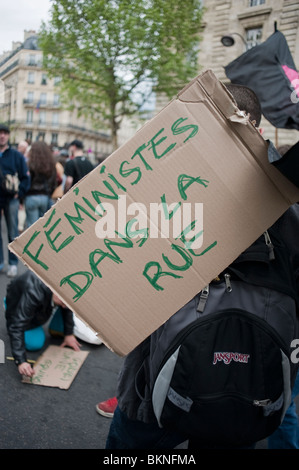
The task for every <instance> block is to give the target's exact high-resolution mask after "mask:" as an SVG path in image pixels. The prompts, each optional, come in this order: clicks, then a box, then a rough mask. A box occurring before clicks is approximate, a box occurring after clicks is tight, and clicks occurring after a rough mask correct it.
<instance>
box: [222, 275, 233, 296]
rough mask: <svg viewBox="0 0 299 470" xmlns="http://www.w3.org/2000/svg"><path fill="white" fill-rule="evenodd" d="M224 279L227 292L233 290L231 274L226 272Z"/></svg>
mask: <svg viewBox="0 0 299 470" xmlns="http://www.w3.org/2000/svg"><path fill="white" fill-rule="evenodd" d="M224 281H225V285H226V292H231V291H232V290H233V288H232V285H231V282H230V274H227V273H226V274H224Z"/></svg>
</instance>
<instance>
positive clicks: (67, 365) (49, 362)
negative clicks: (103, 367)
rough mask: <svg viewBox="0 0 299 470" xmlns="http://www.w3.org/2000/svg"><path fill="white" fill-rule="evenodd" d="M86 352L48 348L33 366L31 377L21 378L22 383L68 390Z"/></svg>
mask: <svg viewBox="0 0 299 470" xmlns="http://www.w3.org/2000/svg"><path fill="white" fill-rule="evenodd" d="M88 354H89V352H88V351H74V350H73V349H70V348H62V347H60V346H48V348H47V349H46V350H45V351H44V352H43V354H42V355H41V356H40V357H39V358H38V360H37V361H36V363H35V364H34V370H35V374H34V375H33V377H25V376H23V379H22V382H24V383H29V384H33V385H44V386H45V387H57V388H61V389H64V390H67V389H69V388H70V386H71V384H72V382H73V380H74V379H75V377H76V375H77V374H78V372H79V370H80V368H81V366H82V365H83V362H84V361H85V359H86V358H87V356H88Z"/></svg>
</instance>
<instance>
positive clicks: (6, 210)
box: [0, 199, 20, 266]
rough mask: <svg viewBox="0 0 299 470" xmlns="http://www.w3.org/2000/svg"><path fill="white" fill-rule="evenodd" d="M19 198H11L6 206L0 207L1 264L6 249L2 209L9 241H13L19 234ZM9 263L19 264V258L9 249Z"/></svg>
mask: <svg viewBox="0 0 299 470" xmlns="http://www.w3.org/2000/svg"><path fill="white" fill-rule="evenodd" d="M19 204H20V203H19V199H11V200H9V201H8V202H7V204H5V205H4V206H1V207H0V265H1V264H3V263H4V251H3V240H2V230H1V222H2V209H3V215H4V218H5V222H6V227H7V238H8V243H11V242H12V241H13V240H14V239H15V238H16V237H17V236H18V235H19V231H18V211H19ZM8 264H10V265H13V264H14V265H15V266H17V264H18V258H17V257H16V255H14V254H13V253H12V252H11V251H9V250H8Z"/></svg>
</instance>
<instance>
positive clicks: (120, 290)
mask: <svg viewBox="0 0 299 470" xmlns="http://www.w3.org/2000/svg"><path fill="white" fill-rule="evenodd" d="M267 152H268V143H267V142H266V141H265V140H264V139H263V137H262V136H261V135H260V134H259V132H258V131H257V130H256V129H255V127H254V126H253V125H252V124H251V123H250V122H249V121H248V119H244V116H242V115H241V113H240V111H239V110H238V108H237V107H236V105H235V102H234V100H233V99H232V96H231V95H230V94H229V93H228V91H227V89H226V88H225V87H224V86H223V85H222V84H221V83H220V82H219V81H218V80H217V78H216V77H215V75H214V74H213V72H212V71H210V70H208V71H206V72H204V73H203V74H201V75H199V76H198V77H196V78H195V79H194V80H193V81H192V82H191V83H190V84H189V85H187V86H186V87H185V88H184V89H183V90H182V91H181V92H180V93H179V95H178V97H177V98H176V99H174V100H172V101H171V102H170V103H169V104H168V105H167V106H166V107H165V108H164V109H163V110H162V111H161V112H160V113H159V114H158V115H157V116H156V117H154V118H153V119H152V120H151V121H149V122H148V123H147V124H146V125H145V126H143V127H142V128H141V129H140V130H139V131H138V132H137V133H136V135H135V136H134V137H133V138H132V139H130V140H129V141H128V142H127V143H126V144H125V145H123V146H122V147H120V148H119V149H118V150H117V151H115V152H114V153H113V154H112V155H111V156H110V157H109V158H107V159H106V160H105V161H104V162H103V163H102V164H101V165H100V166H98V167H97V168H95V169H94V170H93V171H92V172H91V173H89V174H88V175H87V176H86V177H85V178H83V179H82V180H81V181H80V182H79V183H78V184H77V185H76V186H75V187H73V188H72V189H71V190H70V191H69V192H68V193H67V194H66V195H65V196H64V197H63V198H62V199H61V200H60V201H59V202H58V203H57V204H56V205H55V206H54V207H53V208H52V209H50V210H49V211H48V212H47V213H46V214H45V216H44V217H42V218H41V219H39V220H38V221H37V222H36V223H35V224H34V225H33V226H31V227H29V229H28V230H26V231H25V232H24V233H23V234H22V235H21V236H20V237H18V238H17V239H15V240H14V241H13V242H12V243H11V244H10V245H9V248H10V249H11V250H12V251H13V252H14V253H15V254H16V255H17V256H18V257H19V258H20V259H21V260H22V261H23V262H24V263H25V264H26V265H27V266H29V268H30V269H32V270H33V271H34V272H35V273H36V274H37V275H38V276H39V277H40V278H41V279H42V280H43V281H44V282H45V283H46V284H47V285H48V286H49V287H50V288H51V289H52V290H53V291H55V292H56V293H57V294H58V295H59V296H60V297H61V298H62V299H63V300H64V302H65V303H66V304H67V305H68V306H69V308H71V309H72V310H73V311H74V312H75V314H76V315H77V316H78V317H79V318H81V319H82V320H83V321H85V322H86V323H87V324H88V325H89V326H90V327H91V328H92V329H93V330H94V331H95V332H97V333H98V334H99V336H100V338H101V339H102V340H103V342H104V343H105V344H106V345H107V346H108V347H109V348H110V349H112V350H113V351H115V352H116V353H117V354H119V355H125V354H127V353H128V352H130V351H131V350H132V349H133V348H134V347H135V346H137V345H138V344H139V343H140V342H141V341H143V340H144V339H145V338H146V337H147V336H148V335H149V334H151V333H152V332H153V331H154V330H155V329H157V328H158V327H159V326H160V325H161V324H163V323H164V322H165V321H166V320H167V319H168V318H169V317H170V316H171V315H173V314H174V313H175V312H176V311H177V310H178V309H179V308H180V307H182V306H183V305H184V304H185V303H186V302H188V301H189V300H190V299H191V298H192V297H193V296H194V295H195V294H196V293H198V292H199V291H200V290H201V289H202V288H203V287H204V286H206V285H207V284H208V283H209V282H210V281H211V280H212V279H213V278H215V277H216V276H217V275H218V274H219V273H220V272H221V271H222V270H224V269H225V268H226V267H227V266H228V265H229V264H230V263H231V262H232V261H233V260H234V259H235V258H237V256H239V254H240V253H241V252H242V251H244V250H245V249H246V248H247V247H248V246H249V245H251V243H253V241H254V240H255V239H256V238H258V237H259V236H260V235H261V234H262V233H263V232H264V231H265V230H266V229H267V228H269V227H270V226H271V225H272V224H273V223H274V222H275V221H276V220H277V219H278V218H279V217H280V215H281V214H282V213H283V212H285V211H286V210H287V208H288V207H289V206H290V205H291V204H292V203H294V202H296V201H297V200H299V190H298V189H297V188H295V186H293V185H292V184H291V183H290V182H289V181H287V180H286V179H285V178H284V177H283V176H282V175H281V174H280V173H279V172H278V171H277V170H276V169H275V168H273V167H272V166H271V165H270V164H269V163H268V156H267Z"/></svg>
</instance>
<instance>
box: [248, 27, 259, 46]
mask: <svg viewBox="0 0 299 470" xmlns="http://www.w3.org/2000/svg"><path fill="white" fill-rule="evenodd" d="M261 42H262V28H250V29H246V43H247V50H248V49H251V48H252V47H254V46H257V45H258V44H260V43H261Z"/></svg>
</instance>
